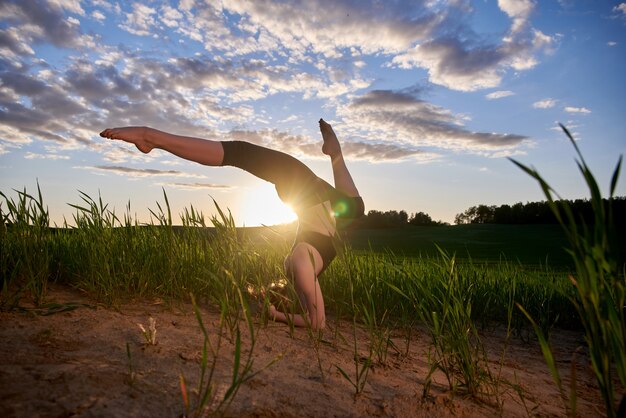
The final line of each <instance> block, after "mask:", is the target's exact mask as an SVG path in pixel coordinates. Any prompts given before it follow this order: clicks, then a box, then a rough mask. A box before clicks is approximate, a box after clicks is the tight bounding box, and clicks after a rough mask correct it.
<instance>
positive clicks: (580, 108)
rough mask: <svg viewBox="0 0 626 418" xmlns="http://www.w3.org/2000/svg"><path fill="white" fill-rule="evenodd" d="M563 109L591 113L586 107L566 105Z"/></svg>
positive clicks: (571, 111)
mask: <svg viewBox="0 0 626 418" xmlns="http://www.w3.org/2000/svg"><path fill="white" fill-rule="evenodd" d="M563 110H565V111H566V112H567V113H582V114H588V113H591V110H589V109H587V108H586V107H573V106H566V107H565V108H564V109H563Z"/></svg>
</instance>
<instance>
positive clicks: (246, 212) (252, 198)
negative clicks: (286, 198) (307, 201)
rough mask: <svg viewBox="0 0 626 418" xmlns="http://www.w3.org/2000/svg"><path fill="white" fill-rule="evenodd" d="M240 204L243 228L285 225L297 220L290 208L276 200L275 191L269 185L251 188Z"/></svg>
mask: <svg viewBox="0 0 626 418" xmlns="http://www.w3.org/2000/svg"><path fill="white" fill-rule="evenodd" d="M242 203H243V208H242V221H243V223H244V225H245V226H259V225H277V224H285V223H290V222H293V221H295V220H296V219H297V217H296V214H295V213H294V212H293V211H292V210H291V208H290V207H289V206H287V205H285V204H284V203H283V202H282V201H281V200H280V199H279V198H278V195H277V194H276V189H274V186H273V185H272V184H270V183H262V184H260V185H258V186H255V187H253V188H251V189H250V191H248V192H247V193H246V195H245V198H244V199H243V202H242Z"/></svg>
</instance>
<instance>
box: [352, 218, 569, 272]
mask: <svg viewBox="0 0 626 418" xmlns="http://www.w3.org/2000/svg"><path fill="white" fill-rule="evenodd" d="M347 239H348V241H349V242H350V244H351V246H352V248H353V249H354V250H357V251H363V250H373V251H374V252H384V251H391V252H392V253H394V254H396V255H404V256H411V257H413V256H426V257H428V256H437V255H438V250H437V246H438V247H440V248H441V249H443V250H444V251H445V252H447V253H448V254H451V255H452V254H454V255H456V257H457V259H459V260H466V259H472V260H473V261H476V262H489V263H493V262H499V261H502V260H507V261H510V262H514V263H518V262H519V263H521V264H525V265H531V266H546V265H547V266H550V267H553V268H559V269H562V268H568V267H571V266H572V259H571V256H570V255H569V254H567V252H566V251H565V250H564V248H565V247H566V246H567V240H566V237H565V235H564V233H563V230H562V228H561V227H560V226H558V225H478V224H470V225H455V226H436V227H430V226H422V227H419V226H412V227H405V228H394V229H362V230H354V231H350V232H349V233H348V234H347Z"/></svg>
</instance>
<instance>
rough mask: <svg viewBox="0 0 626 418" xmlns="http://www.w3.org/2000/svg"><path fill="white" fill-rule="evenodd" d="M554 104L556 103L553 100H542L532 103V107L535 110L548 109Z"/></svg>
mask: <svg viewBox="0 0 626 418" xmlns="http://www.w3.org/2000/svg"><path fill="white" fill-rule="evenodd" d="M556 102H557V101H556V100H555V99H543V100H539V101H538V102H535V103H533V107H534V108H535V109H550V108H551V107H554V105H556Z"/></svg>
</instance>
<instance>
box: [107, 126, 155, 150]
mask: <svg viewBox="0 0 626 418" xmlns="http://www.w3.org/2000/svg"><path fill="white" fill-rule="evenodd" d="M100 136H101V137H103V138H109V139H120V140H122V141H126V142H130V143H131V144H134V145H135V146H136V147H137V149H138V150H139V151H141V152H143V153H145V154H147V153H149V152H150V151H152V149H153V148H154V146H152V145H150V144H149V143H148V141H147V140H146V128H145V127H143V126H127V127H125V128H109V129H105V130H104V131H102V132H100Z"/></svg>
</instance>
